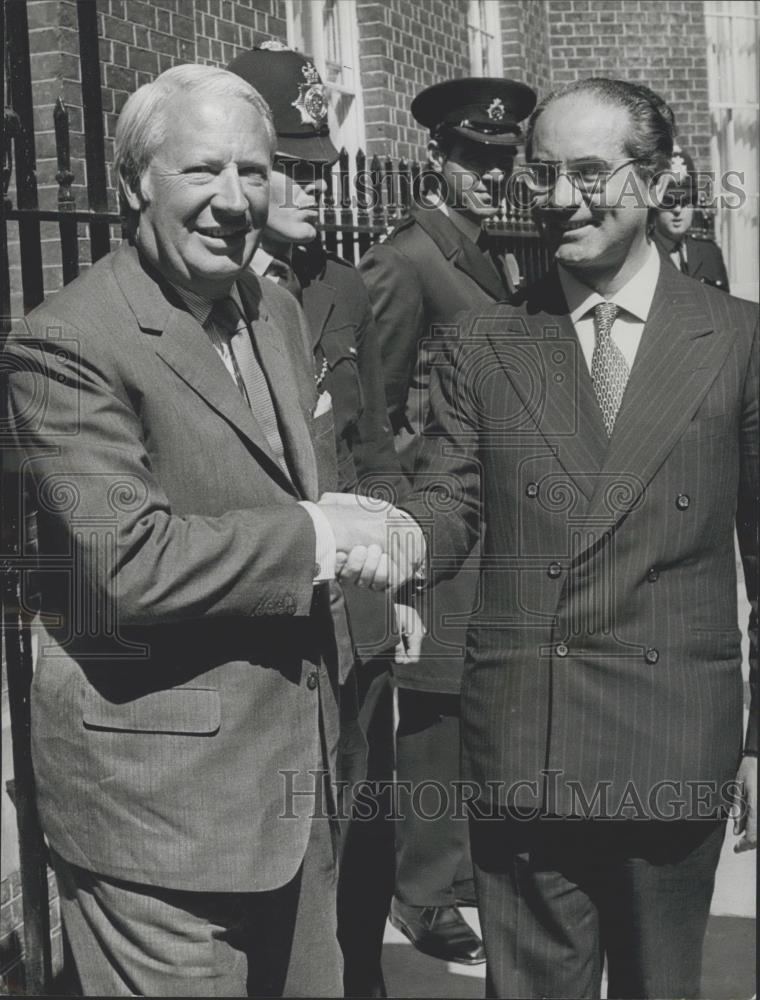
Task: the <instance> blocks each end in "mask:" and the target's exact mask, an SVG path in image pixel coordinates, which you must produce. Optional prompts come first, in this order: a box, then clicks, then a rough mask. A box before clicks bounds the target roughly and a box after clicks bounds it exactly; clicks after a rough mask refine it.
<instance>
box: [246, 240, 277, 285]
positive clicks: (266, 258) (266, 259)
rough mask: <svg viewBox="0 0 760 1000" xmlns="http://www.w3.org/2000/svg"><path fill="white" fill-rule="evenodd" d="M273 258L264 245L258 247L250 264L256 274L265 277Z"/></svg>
mask: <svg viewBox="0 0 760 1000" xmlns="http://www.w3.org/2000/svg"><path fill="white" fill-rule="evenodd" d="M273 260H274V257H273V256H272V254H271V253H267V252H266V250H265V249H264V248H263V247H256V250H255V251H254V254H253V259H252V260H251V263H250V265H249V266H250V267H251V269H252V270H253V271H254V273H255V274H258V276H259V277H260V278H263V277H264V275H265V274H266V273H267V269H268V268H269V265H270V264H271V263H272V261H273Z"/></svg>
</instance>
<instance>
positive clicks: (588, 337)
mask: <svg viewBox="0 0 760 1000" xmlns="http://www.w3.org/2000/svg"><path fill="white" fill-rule="evenodd" d="M557 273H558V274H559V280H560V284H561V286H562V291H563V293H564V296H565V300H566V301H567V308H568V313H569V315H570V319H571V320H572V323H573V326H574V327H575V331H576V333H577V334H578V340H579V341H580V345H581V349H582V350H583V356H584V358H585V359H586V364H587V366H588V369H589V371H590V370H591V358H592V356H593V353H594V343H595V340H596V334H595V331H594V313H593V309H594V306H596V305H597V304H598V303H600V302H614V303H615V304H616V305H617V306H619V307H620V310H621V312H620V313H619V314H618V317H617V318H616V320H615V324H614V326H613V328H612V339H613V340H614V341H615V343H616V344H617V345H618V347H619V348H620V349H621V351H622V352H623V355H624V357H625V359H626V361H627V362H628V367H629V369H630V368H632V367H633V362H634V360H635V358H636V352H637V351H638V349H639V343H640V342H641V335H642V333H643V332H644V324H645V323H646V321H647V317H648V316H649V310H650V308H651V306H652V299H653V298H654V290H655V288H656V287H657V280H658V278H659V276H660V255H659V253H658V252H657V248H656V247H655V246H654V244H653V243H650V244H649V252H648V254H647V257H646V259H645V261H644V263H643V264H642V266H641V267H640V268H639V270H638V271H637V272H636V273H635V274H634V275H633V276H632V277H631V278H629V280H628V281H627V282H626V284H625V285H623V287H622V288H619V289H618V290H617V292H615V293H614V295H610V297H609V298H608V299H605V298H604V296H603V295H600V294H599V292H596V291H594V289H593V288H589V286H588V285H584V284H583V282H582V281H579V280H578V279H577V278H576V277H575V275H573V274H571V273H570V272H569V271H568V270H567V269H566V268H564V267H563V266H562V265H561V264H559V265H558V266H557Z"/></svg>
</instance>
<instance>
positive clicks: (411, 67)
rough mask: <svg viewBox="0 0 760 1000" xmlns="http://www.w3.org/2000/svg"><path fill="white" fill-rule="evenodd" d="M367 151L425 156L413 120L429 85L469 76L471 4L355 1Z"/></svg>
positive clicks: (422, 133) (457, 0)
mask: <svg viewBox="0 0 760 1000" xmlns="http://www.w3.org/2000/svg"><path fill="white" fill-rule="evenodd" d="M356 8H357V9H356V16H357V21H358V25H359V52H360V57H361V82H362V92H363V95H364V120H365V123H366V125H365V127H366V137H367V152H368V153H369V154H370V155H371V154H373V153H383V154H386V155H388V154H390V155H391V156H394V157H395V156H404V157H406V158H407V159H409V158H423V159H424V158H425V146H426V144H427V140H428V133H427V132H426V130H425V129H421V128H420V127H419V126H418V125H417V123H416V122H415V121H414V119H413V118H412V116H411V113H410V111H409V106H410V104H411V103H412V98H413V97H414V96H415V94H417V93H419V91H420V90H422V89H423V88H425V87H428V86H430V85H431V84H433V83H438V82H439V81H440V80H445V79H447V78H449V77H460V76H467V75H468V73H469V47H468V44H467V3H466V0H426V2H425V3H419V2H418V0H383V2H382V3H379V2H373V0H356Z"/></svg>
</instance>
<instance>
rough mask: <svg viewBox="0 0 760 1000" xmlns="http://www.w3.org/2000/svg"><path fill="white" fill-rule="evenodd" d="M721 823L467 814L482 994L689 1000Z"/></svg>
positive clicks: (695, 985) (696, 982)
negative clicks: (604, 992)
mask: <svg viewBox="0 0 760 1000" xmlns="http://www.w3.org/2000/svg"><path fill="white" fill-rule="evenodd" d="M724 832H725V822H723V821H719V820H691V821H689V820H685V821H678V822H671V823H668V822H660V821H655V820H652V821H644V822H637V821H633V820H630V821H625V820H623V821H617V822H616V821H604V820H597V821H594V820H582V821H575V820H566V819H547V818H543V819H537V820H531V821H520V820H517V819H496V820H489V819H484V818H481V819H473V820H471V839H472V851H473V862H474V869H475V883H476V888H477V894H478V910H479V913H480V923H481V928H482V931H483V942H484V945H485V950H486V961H487V982H486V995H487V996H490V997H573V998H585V997H599V995H600V987H601V979H602V968H603V964H604V958H605V956H606V958H607V970H608V996H609V997H610V998H634V997H635V998H646V997H697V996H698V995H699V982H700V976H701V965H702V945H703V941H704V934H705V929H706V927H707V918H708V915H709V910H710V900H711V898H712V892H713V885H714V881H715V869H716V867H717V864H718V858H719V856H720V849H721V844H722V842H723V836H724Z"/></svg>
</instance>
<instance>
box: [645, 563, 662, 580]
mask: <svg viewBox="0 0 760 1000" xmlns="http://www.w3.org/2000/svg"><path fill="white" fill-rule="evenodd" d="M659 579H660V571H659V570H658V569H657V567H656V566H653V567H652V568H651V569H650V570H649V572H648V573H647V580H649V582H650V583H657V581H658V580H659Z"/></svg>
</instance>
